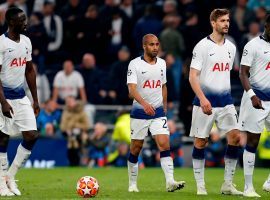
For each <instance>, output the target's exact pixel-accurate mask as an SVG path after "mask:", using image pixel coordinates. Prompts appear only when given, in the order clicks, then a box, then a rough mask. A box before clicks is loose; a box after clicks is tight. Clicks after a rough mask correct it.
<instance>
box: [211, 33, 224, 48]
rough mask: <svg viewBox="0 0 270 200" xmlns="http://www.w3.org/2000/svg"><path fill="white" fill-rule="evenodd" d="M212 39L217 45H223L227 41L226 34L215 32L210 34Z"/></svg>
mask: <svg viewBox="0 0 270 200" xmlns="http://www.w3.org/2000/svg"><path fill="white" fill-rule="evenodd" d="M210 38H211V40H213V41H214V42H215V43H216V44H217V45H223V44H224V41H225V35H221V34H219V33H216V32H213V33H212V34H211V35H210Z"/></svg>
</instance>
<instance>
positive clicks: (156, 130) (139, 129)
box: [130, 117, 170, 140]
mask: <svg viewBox="0 0 270 200" xmlns="http://www.w3.org/2000/svg"><path fill="white" fill-rule="evenodd" d="M130 129H131V139H133V140H144V138H145V137H146V136H147V135H148V131H149V132H150V133H151V135H153V136H154V135H159V134H166V135H169V134H170V133H169V129H168V125H167V117H159V118H155V119H134V118H131V119H130Z"/></svg>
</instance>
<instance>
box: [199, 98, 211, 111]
mask: <svg viewBox="0 0 270 200" xmlns="http://www.w3.org/2000/svg"><path fill="white" fill-rule="evenodd" d="M200 104H201V108H202V111H203V113H204V114H206V115H211V114H212V105H211V103H210V102H209V101H208V99H206V98H205V99H202V100H201V101H200Z"/></svg>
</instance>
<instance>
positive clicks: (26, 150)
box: [7, 130, 38, 195]
mask: <svg viewBox="0 0 270 200" xmlns="http://www.w3.org/2000/svg"><path fill="white" fill-rule="evenodd" d="M22 135H23V141H22V143H21V144H19V146H18V148H17V153H16V156H15V158H14V160H13V162H12V164H11V166H10V168H9V170H8V172H7V185H8V186H9V188H10V190H11V191H12V192H13V193H14V194H16V195H21V192H20V191H19V189H18V187H17V184H16V182H15V175H16V174H17V172H18V170H19V169H20V168H21V167H22V166H23V165H24V163H25V162H26V160H27V159H28V158H29V156H30V154H31V151H32V149H33V147H34V145H35V143H36V141H37V139H38V132H37V131H34V130H32V131H23V132H22Z"/></svg>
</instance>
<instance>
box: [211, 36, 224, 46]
mask: <svg viewBox="0 0 270 200" xmlns="http://www.w3.org/2000/svg"><path fill="white" fill-rule="evenodd" d="M207 39H208V40H210V41H212V42H214V43H215V44H216V42H215V41H214V40H212V39H211V37H210V35H208V36H207ZM225 41H226V38H224V42H223V44H225Z"/></svg>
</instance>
